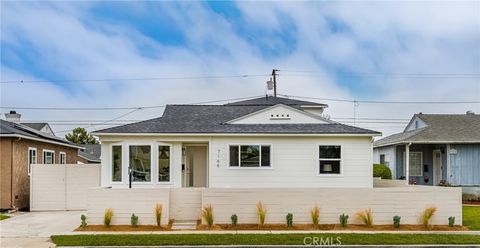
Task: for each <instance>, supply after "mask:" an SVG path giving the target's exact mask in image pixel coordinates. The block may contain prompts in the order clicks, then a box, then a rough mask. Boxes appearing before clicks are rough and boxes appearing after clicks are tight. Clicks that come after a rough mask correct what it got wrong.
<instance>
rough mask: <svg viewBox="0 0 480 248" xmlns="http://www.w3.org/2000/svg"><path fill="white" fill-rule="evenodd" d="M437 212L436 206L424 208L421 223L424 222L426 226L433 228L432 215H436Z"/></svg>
mask: <svg viewBox="0 0 480 248" xmlns="http://www.w3.org/2000/svg"><path fill="white" fill-rule="evenodd" d="M435 212H437V208H436V207H428V208H426V209H425V210H423V212H422V214H421V215H420V224H422V225H423V227H425V228H429V229H431V228H432V225H431V222H432V217H433V215H435Z"/></svg>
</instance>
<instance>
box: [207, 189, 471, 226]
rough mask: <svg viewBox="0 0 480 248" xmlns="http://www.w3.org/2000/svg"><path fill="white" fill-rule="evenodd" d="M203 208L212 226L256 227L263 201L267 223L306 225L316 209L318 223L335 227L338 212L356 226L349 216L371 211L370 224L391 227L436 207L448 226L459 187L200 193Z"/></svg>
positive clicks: (437, 220)
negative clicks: (396, 219)
mask: <svg viewBox="0 0 480 248" xmlns="http://www.w3.org/2000/svg"><path fill="white" fill-rule="evenodd" d="M202 201H203V205H206V204H211V205H212V206H213V211H214V216H215V223H217V224H220V223H224V224H228V223H230V216H231V215H232V214H237V215H238V222H239V223H257V217H256V204H257V202H258V201H262V202H263V203H264V205H265V206H266V208H267V218H266V223H285V216H286V215H287V213H292V214H293V219H294V223H297V224H298V223H306V224H308V223H311V219H310V209H311V208H312V207H313V206H315V205H316V204H318V206H319V207H320V223H321V224H338V222H339V215H340V214H342V213H345V214H348V215H349V216H350V219H349V223H353V224H355V223H357V224H360V223H359V222H358V221H356V220H355V218H354V214H355V213H356V212H357V211H359V210H362V209H366V208H372V210H373V215H374V224H392V223H393V222H392V218H393V216H395V215H398V216H401V218H402V219H401V221H402V224H418V223H419V222H418V220H419V216H420V213H421V212H422V211H423V210H424V209H425V208H426V207H429V206H436V207H437V208H438V210H437V213H436V215H435V216H434V217H433V224H442V225H447V224H448V217H449V216H455V219H456V224H461V223H462V202H461V189H460V188H447V187H427V186H425V187H422V186H415V187H392V188H371V189H352V188H351V189H346V188H334V189H311V188H309V189H265V188H264V189H259V188H257V189H214V188H209V189H204V191H203V200H202Z"/></svg>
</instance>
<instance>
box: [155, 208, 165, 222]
mask: <svg viewBox="0 0 480 248" xmlns="http://www.w3.org/2000/svg"><path fill="white" fill-rule="evenodd" d="M162 211H163V206H162V204H160V203H157V204H156V205H155V219H156V221H157V226H160V224H161V222H162Z"/></svg>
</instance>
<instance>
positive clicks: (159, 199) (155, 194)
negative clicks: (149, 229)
mask: <svg viewBox="0 0 480 248" xmlns="http://www.w3.org/2000/svg"><path fill="white" fill-rule="evenodd" d="M169 199H170V190H169V189H161V188H156V189H154V188H151V189H112V188H93V189H90V190H89V194H88V203H87V204H88V207H87V217H88V223H89V224H94V225H98V224H103V217H104V213H105V210H106V209H108V208H111V209H113V218H112V225H129V224H130V217H131V215H132V214H135V215H137V216H138V221H139V224H141V225H154V224H156V219H155V205H156V204H157V203H160V204H162V205H163V213H162V225H164V224H167V223H168V219H169Z"/></svg>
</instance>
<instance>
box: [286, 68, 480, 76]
mask: <svg viewBox="0 0 480 248" xmlns="http://www.w3.org/2000/svg"><path fill="white" fill-rule="evenodd" d="M280 71H281V72H291V73H294V74H288V73H286V74H285V73H282V74H281V76H301V77H315V76H317V77H318V76H320V77H324V76H331V75H342V76H346V77H390V78H480V74H479V73H377V72H349V71H338V72H318V71H301V70H300V71H296V70H280Z"/></svg>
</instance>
